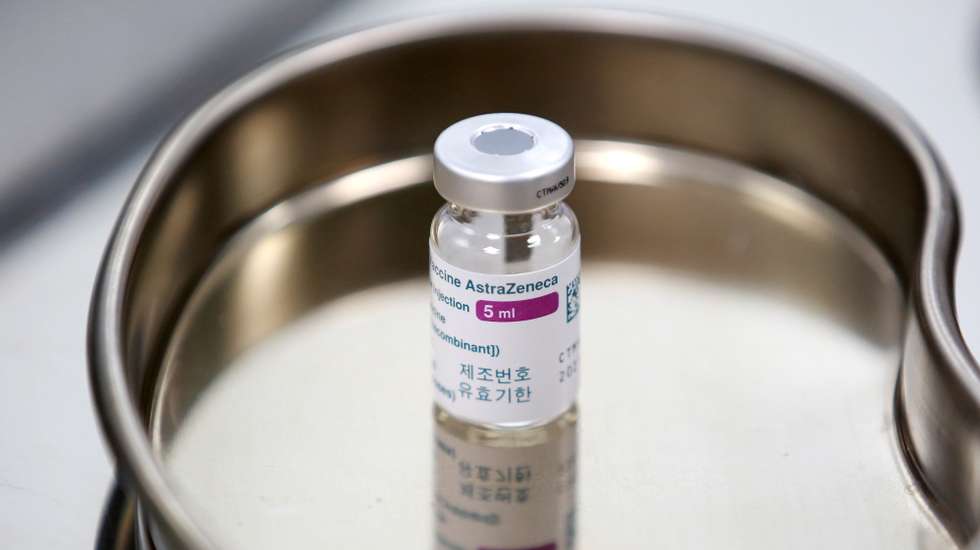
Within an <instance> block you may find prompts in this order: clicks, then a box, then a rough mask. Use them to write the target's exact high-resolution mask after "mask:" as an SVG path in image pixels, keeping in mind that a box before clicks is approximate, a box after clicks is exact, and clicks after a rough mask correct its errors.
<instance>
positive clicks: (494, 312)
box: [476, 292, 558, 323]
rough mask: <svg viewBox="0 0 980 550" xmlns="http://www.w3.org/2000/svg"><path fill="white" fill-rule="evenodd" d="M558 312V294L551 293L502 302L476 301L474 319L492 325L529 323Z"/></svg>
mask: <svg viewBox="0 0 980 550" xmlns="http://www.w3.org/2000/svg"><path fill="white" fill-rule="evenodd" d="M556 311H558V293H557V292H552V293H551V294H545V295H544V296H538V297H537V298H529V299H527V300H515V301H513V302H503V301H497V300H477V302H476V318H477V319H479V320H481V321H490V322H493V323H513V322H516V321H530V320H531V319H537V318H538V317H544V316H545V315H551V314H552V313H554V312H556Z"/></svg>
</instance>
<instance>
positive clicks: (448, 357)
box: [429, 113, 581, 427]
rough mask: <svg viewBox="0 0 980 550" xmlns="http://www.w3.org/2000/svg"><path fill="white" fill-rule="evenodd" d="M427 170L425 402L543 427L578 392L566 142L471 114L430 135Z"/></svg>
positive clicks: (474, 416) (526, 121)
mask: <svg viewBox="0 0 980 550" xmlns="http://www.w3.org/2000/svg"><path fill="white" fill-rule="evenodd" d="M433 164H434V170H433V179H434V182H435V187H436V190H437V191H438V192H439V194H440V195H442V196H443V197H444V198H445V199H446V200H447V201H448V202H447V204H446V205H445V206H443V207H442V208H441V209H440V210H439V211H438V212H437V213H436V215H435V219H434V220H433V222H432V230H431V235H430V239H429V257H430V261H429V275H430V280H431V282H432V300H431V321H432V363H433V364H432V366H433V383H434V386H435V401H436V404H437V405H438V406H439V407H441V408H442V409H443V410H445V411H446V412H447V413H448V414H450V415H452V416H454V417H456V418H459V419H462V420H465V421H467V422H471V423H476V424H482V425H488V426H493V427H526V426H535V425H541V424H545V423H547V422H549V421H551V420H553V419H555V418H557V417H559V416H561V415H562V413H563V412H565V411H567V410H569V408H570V407H572V405H573V404H574V403H575V398H576V395H577V392H578V384H579V270H580V264H581V261H580V254H579V228H578V222H577V220H576V219H575V215H574V214H573V213H572V210H571V209H570V208H569V207H568V205H566V204H565V203H564V202H562V201H563V199H564V198H565V197H567V196H568V194H569V193H570V192H571V191H572V188H573V187H574V186H575V157H574V144H573V142H572V139H571V137H570V136H569V135H568V133H567V132H565V130H563V129H562V128H561V127H560V126H558V125H557V124H555V123H553V122H551V121H549V120H545V119H543V118H539V117H536V116H531V115H525V114H515V113H495V114H486V115H480V116H475V117H472V118H468V119H465V120H462V121H460V122H457V123H456V124H453V125H452V126H450V127H449V128H447V129H446V130H445V131H443V132H442V134H440V135H439V137H438V139H436V143H435V150H434V155H433Z"/></svg>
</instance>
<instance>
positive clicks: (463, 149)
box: [433, 113, 575, 212]
mask: <svg viewBox="0 0 980 550" xmlns="http://www.w3.org/2000/svg"><path fill="white" fill-rule="evenodd" d="M433 158H434V165H435V166H434V170H433V180H434V181H435V185H436V190H437V191H439V194H440V195H442V196H443V197H444V198H445V199H446V200H448V201H449V202H452V203H455V204H458V205H460V206H463V207H465V208H470V209H473V210H490V211H494V212H527V211H528V210H536V209H538V208H541V207H544V206H547V205H549V204H551V203H553V202H557V201H560V200H562V199H564V198H565V197H567V196H568V194H569V193H571V191H572V188H573V187H574V186H575V146H574V144H573V143H572V138H571V136H569V135H568V132H566V131H565V130H563V129H562V128H561V126H558V125H557V124H555V123H554V122H551V121H550V120H545V119H543V118H540V117H536V116H531V115H522V114H517V113H493V114H488V115H479V116H475V117H472V118H467V119H465V120H461V121H459V122H457V123H456V124H453V125H452V126H450V127H449V128H446V129H445V130H444V131H443V132H442V133H441V134H439V137H438V138H437V139H436V145H435V154H434V155H433Z"/></svg>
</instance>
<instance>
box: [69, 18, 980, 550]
mask: <svg viewBox="0 0 980 550" xmlns="http://www.w3.org/2000/svg"><path fill="white" fill-rule="evenodd" d="M501 28H508V29H513V30H520V29H537V30H547V29H555V30H576V31H583V32H601V33H607V34H614V35H615V34H619V35H626V36H637V37H648V38H649V37H659V38H667V39H670V38H673V39H682V40H685V41H688V42H690V43H694V44H699V45H701V46H704V47H709V48H715V49H723V50H727V51H729V52H733V53H735V54H738V55H742V56H744V57H749V58H752V59H755V60H758V61H762V62H764V63H768V64H771V65H773V66H775V67H778V68H780V69H782V70H786V71H789V72H795V73H796V74H799V75H801V76H803V77H805V78H807V79H810V80H813V81H816V82H819V83H820V84H821V85H822V86H824V87H825V88H827V89H829V90H831V91H833V92H835V93H837V94H839V95H841V96H842V97H844V98H846V99H848V100H849V101H851V102H853V103H855V104H856V105H858V106H860V107H861V108H862V109H863V110H865V111H866V112H868V113H870V114H871V115H872V116H875V117H876V118H877V119H878V120H879V121H880V122H881V123H882V124H883V125H884V126H885V127H887V128H889V129H890V130H891V131H892V132H893V133H894V134H895V135H896V136H898V138H899V139H900V140H901V141H902V143H903V144H904V145H905V146H906V147H907V148H908V150H909V151H910V152H911V153H912V155H913V157H914V158H915V161H916V163H917V165H918V167H919V169H920V170H922V173H923V179H924V180H925V192H926V210H927V212H926V220H925V230H924V237H923V241H922V248H921V259H920V265H919V269H918V272H917V277H916V281H917V282H915V283H913V289H912V299H913V302H914V309H915V310H916V312H917V313H918V315H919V316H920V317H921V319H922V321H923V327H924V333H925V335H926V337H927V339H928V342H929V344H930V345H931V347H932V348H933V349H934V350H935V351H936V352H937V353H938V354H939V355H940V356H941V358H942V359H943V360H944V361H945V362H946V363H948V364H949V365H950V366H951V367H952V371H953V373H954V375H955V376H956V377H957V380H958V381H959V382H960V383H961V384H962V386H963V387H964V388H967V389H968V391H969V392H970V395H971V397H972V398H973V402H974V405H976V406H977V408H978V409H980V374H978V368H977V365H976V363H975V362H974V360H973V358H972V356H971V355H970V353H969V351H968V350H967V348H966V345H965V343H964V342H963V340H962V337H961V335H960V334H959V333H958V332H953V331H950V330H947V329H946V328H945V327H947V326H952V327H955V326H957V325H956V318H955V315H954V314H953V311H954V308H953V294H952V285H951V281H952V277H953V272H952V270H953V268H952V267H951V266H949V265H945V264H944V263H943V261H944V260H945V259H946V258H948V257H949V256H950V254H951V251H952V250H953V249H954V248H955V243H956V235H957V227H958V218H957V214H956V209H955V206H954V205H955V199H954V198H953V192H952V187H951V185H950V184H949V182H948V180H947V179H946V177H945V175H944V170H943V169H942V167H941V163H940V161H939V159H938V157H937V156H936V155H935V153H934V152H933V151H932V150H931V148H930V146H929V145H928V144H927V143H926V142H925V141H924V138H923V137H922V134H921V132H920V131H919V130H918V128H917V127H916V126H915V124H914V123H913V122H912V121H911V120H910V119H909V118H908V117H907V116H906V115H905V114H904V112H903V111H902V110H901V109H900V108H899V107H898V106H897V105H895V104H894V103H893V102H892V101H891V100H890V99H888V98H887V97H885V96H883V95H882V94H881V93H880V92H877V91H876V90H874V89H873V88H872V87H871V86H869V85H868V84H866V83H865V82H864V81H863V80H861V79H859V78H858V77H856V76H854V75H852V74H851V73H850V72H849V71H846V70H840V69H839V68H836V67H833V66H832V65H831V64H828V63H826V62H824V61H818V60H816V59H814V58H813V57H811V56H809V55H807V54H802V53H800V52H797V51H796V50H795V49H793V48H788V47H786V46H783V45H778V44H777V45H774V44H773V43H772V42H771V41H769V40H764V39H761V38H756V37H752V36H748V37H747V36H745V35H744V34H743V33H741V32H738V33H735V32H733V31H732V30H730V29H728V28H726V27H724V26H719V25H716V24H710V23H705V22H701V21H695V20H691V19H683V18H674V17H666V16H664V15H658V14H652V13H645V12H635V11H625V10H601V9H569V10H552V11H531V12H527V11H522V12H506V13H502V14H499V13H498V14H492V15H487V14H481V16H480V17H477V18H474V17H473V14H472V13H470V14H460V13H456V14H450V15H439V16H428V17H421V18H417V19H410V20H407V21H402V22H396V23H391V24H388V25H385V26H381V27H376V28H371V29H368V30H364V31H359V32H356V33H354V34H350V35H347V36H343V37H340V38H336V39H333V40H329V41H327V42H323V43H319V44H316V45H312V46H309V45H307V46H301V47H300V48H299V49H297V50H293V51H290V52H287V53H285V54H283V55H282V56H280V57H278V58H275V59H273V60H272V61H270V62H267V63H266V64H264V65H263V66H261V67H259V68H258V69H256V70H255V71H253V72H252V73H250V74H248V75H246V76H245V77H243V78H242V79H240V80H238V81H237V82H235V83H234V84H232V85H231V86H229V87H228V88H225V89H224V90H223V91H222V92H220V93H219V94H217V95H216V96H214V97H213V98H212V99H211V100H209V101H208V102H207V103H205V104H204V105H203V106H202V107H201V108H199V109H198V110H197V111H195V112H194V113H193V114H192V115H190V116H189V117H188V118H187V119H186V120H185V121H184V122H183V123H181V124H180V125H179V126H178V127H177V128H176V129H174V130H173V131H172V132H171V133H170V134H169V135H168V136H167V137H166V138H165V140H164V141H163V142H162V144H161V145H160V146H159V147H158V148H157V150H156V151H155V152H154V154H153V156H152V157H151V159H150V160H149V162H148V163H147V166H146V167H145V168H144V170H143V171H142V173H141V174H140V176H139V178H138V180H137V182H136V185H135V187H134V188H133V190H132V192H131V193H130V195H129V197H128V198H127V200H126V202H125V204H124V206H123V210H122V214H121V216H120V218H119V220H118V221H117V223H116V226H115V228H114V229H113V232H112V237H111V238H110V241H109V243H108V245H107V247H106V251H105V254H104V256H103V260H102V263H101V266H100V268H99V274H98V277H97V280H96V283H95V289H94V291H93V296H92V302H91V309H90V315H89V332H88V350H89V351H88V355H89V367H90V368H89V372H90V378H91V383H92V391H93V398H94V401H95V404H96V408H97V410H98V413H99V418H100V420H101V423H102V427H103V431H104V433H105V436H106V438H107V441H108V444H109V446H110V447H111V449H112V451H113V453H114V454H115V455H116V456H117V457H118V459H119V463H120V465H121V466H122V467H123V468H124V472H125V474H126V476H127V477H128V478H131V481H132V482H133V485H134V486H135V487H136V488H137V489H138V491H139V492H140V495H141V497H143V498H141V501H142V502H143V503H144V504H145V505H146V506H148V508H149V509H150V511H151V512H152V513H153V515H155V516H157V517H159V518H160V519H161V520H162V521H163V523H164V524H165V525H166V526H167V528H169V529H170V530H172V532H173V535H174V536H175V538H176V540H179V541H182V543H183V544H185V545H187V546H188V547H191V548H199V549H204V548H214V546H213V545H212V544H211V542H210V541H209V540H208V539H207V537H206V536H205V535H204V533H203V531H201V530H200V529H199V527H198V526H197V525H196V524H195V523H194V521H193V520H192V518H191V517H190V516H189V515H187V513H186V512H185V511H184V510H183V509H182V508H181V507H180V505H179V503H178V501H177V500H176V498H175V494H174V492H173V490H172V488H171V487H170V485H169V483H168V482H167V480H166V478H165V476H164V475H163V467H162V464H161V463H160V461H159V460H158V458H157V457H156V455H155V453H154V452H153V450H152V448H151V446H150V443H149V439H148V437H147V434H146V432H145V427H144V426H143V424H142V423H141V422H140V420H139V419H140V415H139V413H138V410H137V407H136V403H135V401H134V397H133V393H132V391H131V389H130V388H129V385H128V383H127V381H126V373H125V363H124V359H123V342H122V340H123V332H122V330H123V322H124V319H123V314H124V311H123V303H124V300H125V297H126V290H127V288H128V286H129V284H130V280H129V272H128V270H129V267H130V266H131V265H132V261H133V258H134V256H135V253H136V249H137V245H138V242H139V236H140V234H141V230H142V228H143V227H144V226H145V224H146V222H147V220H148V218H149V215H150V213H151V212H152V210H153V207H154V206H155V205H156V203H157V201H158V200H159V198H160V196H161V194H162V192H163V191H164V186H165V183H166V182H167V181H168V179H169V178H170V177H171V176H173V175H174V172H175V169H176V167H177V166H178V163H177V162H176V161H175V159H182V158H186V156H187V155H188V153H190V152H191V151H192V150H193V149H194V148H195V147H196V146H197V145H198V144H199V143H200V142H201V141H203V140H204V138H205V137H206V136H207V135H208V134H209V133H210V132H211V131H212V130H213V129H214V128H215V127H216V126H217V125H218V124H219V123H220V122H222V121H223V120H225V119H227V118H228V117H229V116H231V115H232V114H233V113H235V112H237V111H238V110H239V109H241V108H242V107H244V106H246V105H247V104H248V103H250V102H251V101H253V100H254V99H257V98H259V97H261V96H262V95H264V94H266V93H268V92H270V91H271V90H273V89H274V88H275V87H277V86H280V85H282V84H283V83H285V82H288V81H290V80H292V79H294V78H297V77H300V76H302V75H304V74H305V73H306V72H307V71H308V70H309V68H310V67H317V68H322V67H325V66H329V65H331V64H333V63H336V62H338V61H340V60H342V59H345V58H348V57H352V56H356V55H360V54H365V53H368V52H372V51H378V50H381V49H385V48H389V47H393V46H398V45H403V44H406V43H410V42H413V41H417V40H422V39H433V38H439V37H447V36H452V35H457V34H460V33H467V32H478V31H491V30H499V29H501ZM937 211H938V213H937Z"/></svg>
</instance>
